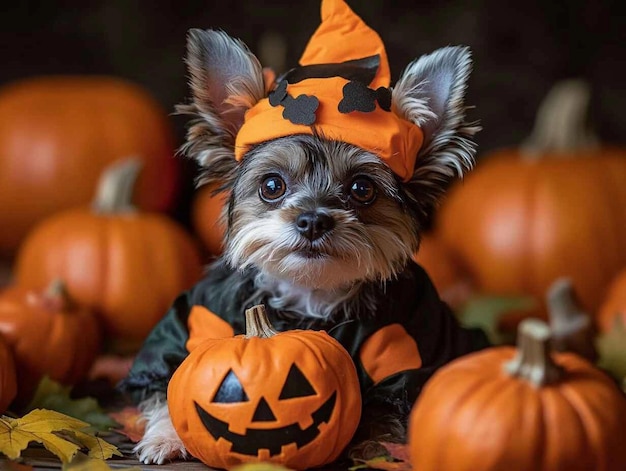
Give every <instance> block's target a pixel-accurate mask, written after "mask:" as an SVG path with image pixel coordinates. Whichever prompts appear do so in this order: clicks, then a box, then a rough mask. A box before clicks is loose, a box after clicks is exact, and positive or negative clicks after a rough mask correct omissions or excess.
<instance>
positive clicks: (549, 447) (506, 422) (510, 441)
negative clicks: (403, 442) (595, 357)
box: [409, 319, 626, 471]
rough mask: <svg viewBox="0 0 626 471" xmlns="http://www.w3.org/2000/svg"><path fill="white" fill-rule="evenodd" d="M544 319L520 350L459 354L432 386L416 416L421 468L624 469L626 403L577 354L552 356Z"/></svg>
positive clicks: (532, 322)
mask: <svg viewBox="0 0 626 471" xmlns="http://www.w3.org/2000/svg"><path fill="white" fill-rule="evenodd" d="M550 341H551V339H550V329H549V327H548V326H547V324H546V323H545V322H543V321H542V320H539V319H527V320H525V321H523V322H522V323H521V324H520V329H519V334H518V347H517V349H515V348H514V347H494V348H491V349H487V350H483V351H481V352H478V353H475V354H471V355H468V356H466V357H461V358H460V359H457V360H455V361H454V362H452V363H450V364H448V365H447V366H445V367H443V368H441V369H440V370H439V371H438V372H437V373H435V375H434V376H433V377H432V378H431V380H430V381H429V382H428V383H427V384H426V386H425V388H424V390H423V392H422V394H421V396H420V398H419V399H418V400H417V403H416V405H415V406H414V409H413V411H412V412H411V416H410V419H409V421H410V423H409V452H410V456H411V461H412V465H413V467H414V469H418V470H420V471H430V470H442V469H454V470H456V471H464V470H468V471H469V470H472V471H473V470H477V469H480V470H482V471H499V470H502V471H504V470H506V471H527V470H531V469H532V470H534V471H561V470H562V471H574V470H581V471H582V470H589V469H593V470H597V471H618V470H621V469H623V467H624V463H626V447H625V446H624V437H626V397H625V396H624V394H623V393H622V392H621V391H620V390H619V389H618V388H617V386H616V384H615V382H614V381H613V380H611V379H610V378H609V377H608V376H607V375H606V374H605V373H604V372H602V371H601V370H599V369H597V368H595V367H594V366H593V365H592V364H591V363H589V362H588V361H586V360H584V359H583V358H581V357H579V356H578V355H575V354H572V353H558V354H554V353H551V351H550Z"/></svg>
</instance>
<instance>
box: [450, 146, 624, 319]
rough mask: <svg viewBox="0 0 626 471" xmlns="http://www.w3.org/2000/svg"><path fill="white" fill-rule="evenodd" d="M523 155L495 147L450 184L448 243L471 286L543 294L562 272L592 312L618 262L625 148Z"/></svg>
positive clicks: (621, 254)
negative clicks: (497, 150) (530, 157)
mask: <svg viewBox="0 0 626 471" xmlns="http://www.w3.org/2000/svg"><path fill="white" fill-rule="evenodd" d="M596 152H597V153H596V154H591V153H590V154H589V155H587V156H585V155H576V156H572V157H569V158H568V157H566V156H559V155H554V154H552V155H551V154H546V155H545V156H543V157H542V158H541V159H539V160H536V161H529V160H528V159H525V158H523V157H522V156H521V155H520V154H519V152H518V151H516V150H510V151H502V152H500V153H496V154H493V155H492V156H491V157H489V158H486V159H485V160H484V161H482V162H481V163H479V164H478V166H477V167H476V169H475V170H474V171H473V172H471V173H470V174H469V175H468V176H467V177H466V179H465V180H464V181H463V183H461V184H459V185H458V186H457V187H455V188H453V189H452V191H451V192H450V194H449V196H448V198H447V199H446V201H445V202H444V204H443V205H442V208H441V211H440V214H439V224H440V230H441V234H442V236H443V238H444V239H445V241H446V243H447V244H448V245H449V246H450V247H451V248H452V249H453V250H454V251H455V253H457V254H458V256H459V258H460V260H461V262H462V263H463V264H464V265H465V266H466V267H467V269H468V270H469V271H470V272H471V274H472V277H473V280H474V281H475V283H476V287H477V289H478V290H481V291H484V292H489V293H493V294H502V295H519V294H530V295H534V296H536V297H537V298H538V299H541V300H542V299H543V298H544V296H545V292H546V290H547V288H548V287H549V286H550V285H551V284H552V283H553V282H554V281H555V280H556V279H557V278H559V277H570V278H571V279H572V280H573V283H574V286H575V289H576V292H577V293H578V294H579V296H580V300H581V303H582V305H583V307H584V308H585V309H587V310H589V311H592V312H595V311H596V310H597V308H598V306H599V304H600V302H601V300H602V297H603V296H604V292H605V289H606V286H607V285H608V283H609V282H610V281H611V280H612V278H613V277H614V276H615V274H616V273H617V272H618V271H619V270H620V269H621V268H622V267H623V266H625V265H626V251H625V250H623V244H624V240H626V185H624V182H626V153H624V152H623V151H621V150H611V149H606V150H603V151H596Z"/></svg>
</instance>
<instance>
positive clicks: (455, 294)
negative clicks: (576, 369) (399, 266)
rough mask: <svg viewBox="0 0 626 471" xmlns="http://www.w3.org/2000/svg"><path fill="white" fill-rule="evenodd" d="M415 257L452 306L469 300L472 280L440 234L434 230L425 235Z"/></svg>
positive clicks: (457, 306) (442, 296) (459, 305)
mask: <svg viewBox="0 0 626 471" xmlns="http://www.w3.org/2000/svg"><path fill="white" fill-rule="evenodd" d="M413 259H414V260H415V262H417V263H418V264H419V265H421V266H422V268H424V270H426V273H428V276H429V277H430V279H431V280H432V282H433V284H434V285H435V288H437V291H438V292H439V296H441V298H442V299H443V300H444V301H445V302H447V303H448V304H449V305H450V306H451V307H453V308H459V307H461V306H462V305H463V304H464V302H465V301H467V299H468V298H469V296H470V295H471V293H472V282H471V280H470V278H469V275H468V274H467V271H466V270H465V269H464V268H463V267H462V266H461V264H460V262H459V261H458V260H457V259H456V256H455V254H454V253H453V252H452V250H450V248H449V247H448V245H447V244H446V242H445V241H444V240H443V238H442V237H441V236H440V235H438V234H436V233H433V232H429V233H427V234H425V235H423V236H422V239H421V241H420V246H419V250H418V251H417V253H416V254H415V255H414V257H413Z"/></svg>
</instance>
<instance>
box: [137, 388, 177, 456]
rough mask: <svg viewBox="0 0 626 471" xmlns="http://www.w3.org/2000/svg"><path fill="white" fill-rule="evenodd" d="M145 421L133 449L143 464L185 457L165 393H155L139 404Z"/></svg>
mask: <svg viewBox="0 0 626 471" xmlns="http://www.w3.org/2000/svg"><path fill="white" fill-rule="evenodd" d="M139 409H140V411H141V413H142V415H143V417H144V420H145V421H146V429H145V433H144V436H143V438H142V439H141V440H140V441H139V443H137V445H136V446H135V448H134V449H133V451H134V452H135V453H137V456H138V458H139V461H141V462H142V463H144V464H163V463H165V462H166V461H170V460H173V459H176V458H182V459H185V458H187V450H186V449H185V445H183V442H182V440H181V439H180V437H179V436H178V434H177V433H176V430H174V425H173V424H172V419H171V418H170V412H169V410H168V408H167V400H166V399H165V395H164V394H162V393H157V394H155V395H154V396H152V397H151V398H149V399H147V400H146V401H144V402H142V403H141V404H140V405H139Z"/></svg>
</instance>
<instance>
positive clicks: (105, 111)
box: [0, 76, 178, 256]
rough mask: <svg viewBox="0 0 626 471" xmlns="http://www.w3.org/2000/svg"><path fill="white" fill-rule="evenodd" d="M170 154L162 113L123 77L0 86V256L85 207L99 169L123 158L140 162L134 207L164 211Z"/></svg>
mask: <svg viewBox="0 0 626 471" xmlns="http://www.w3.org/2000/svg"><path fill="white" fill-rule="evenodd" d="M173 155H174V136H173V130H172V128H171V126H170V124H169V121H168V118H167V114H166V112H165V111H164V110H162V109H161V108H160V106H159V105H158V104H157V103H156V102H155V101H154V99H153V98H152V97H150V96H149V95H148V94H147V93H146V91H144V90H143V89H142V88H140V87H139V86H137V85H134V84H131V83H128V82H126V81H124V80H122V79H118V78H114V77H104V76H93V77H88V76H56V77H36V78H32V79H28V80H23V81H19V82H16V83H14V84H11V85H7V86H5V87H3V88H2V89H1V90H0V214H1V216H0V226H2V228H3V229H2V231H0V255H4V256H9V255H13V254H14V253H15V251H16V249H17V247H18V246H19V244H20V242H21V241H22V240H23V238H24V237H25V236H26V234H27V232H28V231H29V230H30V229H31V228H32V227H33V226H34V225H35V224H36V223H37V222H38V221H40V220H42V219H44V218H45V217H47V216H50V215H51V214H53V213H55V212H57V211H59V210H64V209H69V208H71V207H74V206H78V205H81V204H87V203H88V202H89V200H90V198H91V197H92V196H93V192H94V189H95V187H96V184H97V182H98V178H99V176H100V173H101V172H102V171H103V169H104V168H105V167H106V166H108V165H109V164H111V163H113V162H115V161H118V160H120V159H122V158H127V157H129V156H136V157H137V158H138V159H140V160H141V161H142V162H143V164H144V171H143V173H142V175H141V178H140V179H139V181H138V183H137V192H136V195H135V196H136V198H135V201H136V203H137V205H138V206H139V207H140V208H143V209H147V210H166V209H171V207H172V206H173V203H174V198H175V196H176V195H175V193H176V187H177V185H178V167H177V163H176V160H175V159H174V158H173ZM155 188H158V191H155V190H154V189H155Z"/></svg>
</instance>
